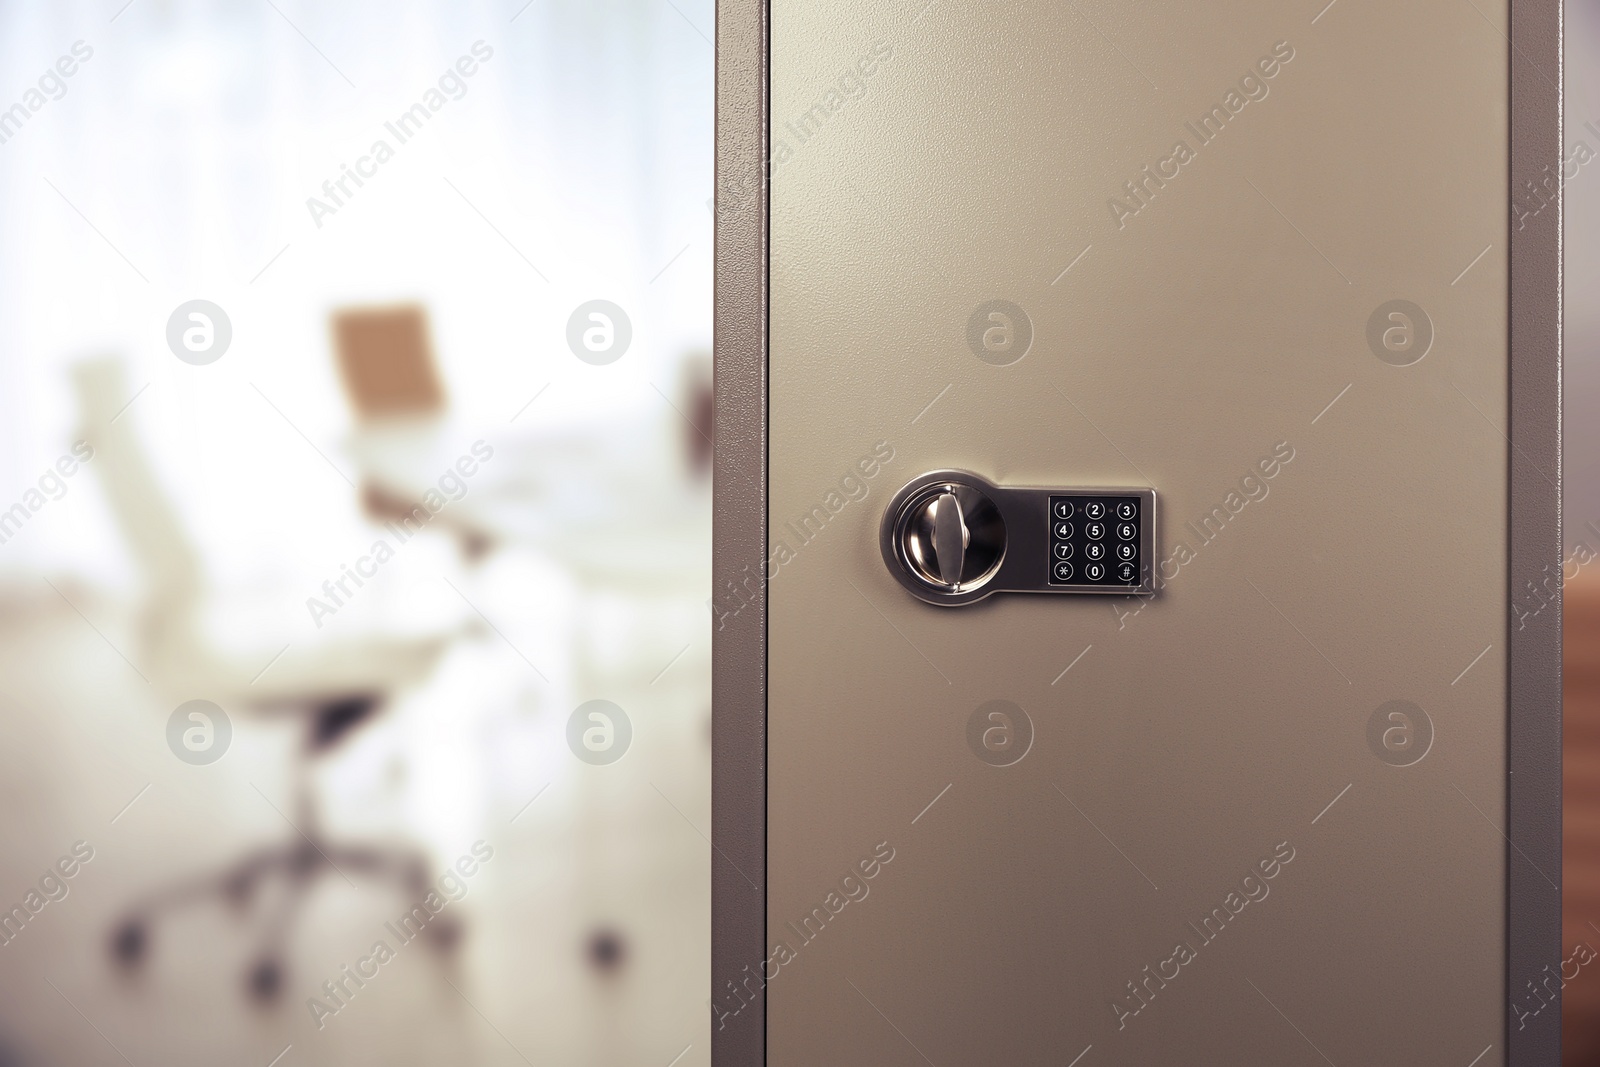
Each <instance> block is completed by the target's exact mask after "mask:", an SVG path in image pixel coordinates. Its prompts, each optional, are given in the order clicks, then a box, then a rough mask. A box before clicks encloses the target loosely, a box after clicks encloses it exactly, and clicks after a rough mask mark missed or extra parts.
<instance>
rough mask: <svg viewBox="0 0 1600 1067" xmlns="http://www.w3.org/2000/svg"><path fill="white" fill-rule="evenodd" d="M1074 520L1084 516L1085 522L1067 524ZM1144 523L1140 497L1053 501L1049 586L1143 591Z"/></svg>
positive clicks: (1083, 497) (1082, 496) (1078, 496)
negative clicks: (1137, 588) (1141, 550)
mask: <svg viewBox="0 0 1600 1067" xmlns="http://www.w3.org/2000/svg"><path fill="white" fill-rule="evenodd" d="M1069 516H1081V517H1082V519H1083V521H1081V522H1067V521H1065V520H1066V519H1067V518H1068V517H1069ZM1144 521H1145V516H1144V515H1143V513H1142V508H1141V506H1140V500H1139V498H1138V497H1127V496H1097V495H1093V494H1073V495H1070V496H1067V495H1058V496H1052V497H1051V498H1050V518H1049V523H1050V556H1049V559H1048V560H1047V561H1046V563H1045V566H1046V567H1047V568H1048V569H1049V574H1050V584H1051V585H1080V586H1081V585H1091V586H1104V587H1106V588H1107V589H1114V588H1116V587H1118V586H1136V585H1138V584H1139V560H1138V556H1139V544H1140V534H1141V533H1142V531H1143V524H1144ZM1069 560H1071V561H1073V562H1068V561H1069ZM1080 560H1081V561H1082V562H1078V561H1080Z"/></svg>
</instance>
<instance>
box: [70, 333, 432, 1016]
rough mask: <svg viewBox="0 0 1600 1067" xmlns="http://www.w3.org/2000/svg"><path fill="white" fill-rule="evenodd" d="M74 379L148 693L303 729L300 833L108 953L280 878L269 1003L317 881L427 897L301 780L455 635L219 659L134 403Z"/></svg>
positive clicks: (394, 853) (106, 375) (136, 950)
mask: <svg viewBox="0 0 1600 1067" xmlns="http://www.w3.org/2000/svg"><path fill="white" fill-rule="evenodd" d="M74 377H75V385H76V389H77V394H78V401H79V406H80V411H81V415H82V418H83V422H84V426H83V429H82V436H83V439H84V440H86V441H88V442H89V444H90V445H91V446H93V448H94V462H93V464H92V466H93V467H94V469H95V472H96V474H97V475H98V476H99V479H100V481H101V483H102V485H103V486H104V489H105V492H106V495H107V497H108V499H109V502H110V505H111V511H112V513H113V515H114V517H115V520H116V523H117V525H118V526H119V527H120V529H121V532H122V534H123V536H124V537H125V538H126V540H127V542H128V544H129V547H130V548H131V550H132V553H133V556H134V558H135V560H136V563H137V565H138V566H139V567H140V569H141V570H142V571H143V572H144V578H145V581H146V585H147V592H146V601H145V604H144V607H143V611H142V617H141V623H140V639H139V640H140V658H141V661H142V663H143V665H144V667H145V670H146V671H147V672H148V674H149V677H150V680H151V682H152V684H154V685H155V686H156V688H158V689H159V690H161V691H162V692H163V693H164V694H165V695H169V696H170V697H172V698H174V700H175V702H183V701H187V700H191V699H197V698H200V699H206V700H211V701H213V702H215V703H217V704H219V705H221V706H222V707H223V709H224V710H227V711H232V710H235V709H244V710H248V711H251V712H257V713H261V714H272V715H280V716H281V715H284V714H289V715H293V716H297V717H299V718H300V719H301V720H303V730H304V740H303V744H302V747H301V750H300V753H299V755H298V757H297V760H296V764H295V767H294V771H295V775H294V777H295V785H294V803H293V810H292V812H290V813H286V814H290V815H292V820H293V824H294V828H295V830H296V831H298V832H297V833H296V834H295V835H294V836H292V837H291V838H290V839H289V840H287V841H283V842H279V843H275V844H268V845H262V846H260V847H257V848H254V849H252V850H250V851H248V852H246V853H245V854H244V855H243V856H240V857H239V858H238V859H236V860H234V861H233V862H232V863H230V864H228V865H227V866H225V867H223V868H222V869H221V870H217V871H213V872H210V873H206V874H201V875H199V876H196V877H192V878H189V879H187V880H185V881H183V882H180V883H178V884H176V885H172V886H169V887H167V888H165V889H163V890H161V891H158V892H155V893H152V894H150V895H148V896H146V897H145V898H143V899H141V900H139V901H137V902H135V903H134V904H133V905H131V906H130V907H129V908H128V909H127V910H126V912H125V913H124V914H123V916H122V917H121V919H120V920H119V921H118V922H117V923H116V925H115V930H114V932H113V934H112V938H111V952H112V954H113V956H114V957H115V959H116V960H117V961H118V962H119V963H121V964H123V965H124V966H126V967H128V968H130V969H131V968H134V967H137V966H138V965H139V964H141V963H142V962H143V961H144V959H145V958H146V956H147V955H148V951H149V943H150V936H151V930H152V927H153V925H154V923H155V920H156V919H157V918H158V917H159V916H160V914H161V913H162V912H165V911H168V910H170V909H173V908H176V907H178V906H180V905H184V904H188V903H191V902H196V901H199V900H203V899H206V898H213V897H220V898H222V899H223V900H225V901H227V902H229V903H231V904H233V905H235V906H236V907H239V908H241V909H242V908H246V907H248V906H249V905H250V904H251V903H252V901H253V900H254V898H256V896H257V895H258V894H259V893H260V892H261V890H262V888H263V886H264V885H265V884H266V883H267V882H268V881H269V880H270V879H281V880H282V881H283V883H284V889H285V892H284V893H282V894H281V895H280V897H279V903H278V905H277V909H276V910H275V912H274V914H271V915H269V916H267V917H266V919H265V921H264V922H263V923H262V930H261V935H260V944H259V947H258V949H257V951H256V955H255V958H254V960H253V962H252V963H251V964H250V966H249V968H248V971H247V982H246V984H247V989H248V991H249V993H250V995H251V996H253V997H254V998H256V999H258V1000H263V1001H266V1000H271V999H273V998H274V997H275V996H276V995H277V994H278V992H279V991H280V990H281V988H282V985H283V980H284V970H285V968H284V962H283V953H284V950H285V947H286V944H287V933H288V926H289V923H290V921H291V918H292V914H293V912H294V910H295V909H296V908H297V907H298V906H299V905H300V904H302V903H303V902H304V900H305V898H306V897H307V895H308V894H309V893H310V891H311V889H312V887H313V885H314V884H315V883H316V882H317V880H318V879H320V878H321V877H323V876H326V875H329V874H333V873H335V872H338V873H340V874H343V875H347V876H350V877H364V878H367V879H372V880H375V881H378V882H385V883H388V884H390V885H392V886H394V887H395V888H397V889H399V890H401V891H402V892H403V893H405V894H406V900H407V901H408V902H411V901H420V900H421V899H422V898H423V897H424V896H425V895H426V893H427V889H428V884H429V881H430V878H429V870H430V864H429V860H428V857H427V856H426V855H425V854H424V853H423V852H422V851H421V850H420V849H413V848H404V847H398V846H392V845H376V844H355V843H345V842H335V841H333V840H330V839H329V838H328V836H327V835H326V833H325V831H324V828H323V823H322V819H321V810H320V805H319V803H318V800H317V797H316V796H315V793H314V790H313V788H312V785H311V781H310V776H311V769H312V766H311V765H312V764H313V762H314V761H316V760H317V759H318V758H320V757H323V756H325V755H327V754H328V753H330V752H331V751H333V750H334V749H335V748H336V747H338V746H339V744H340V743H341V742H342V741H344V740H346V739H347V738H348V737H349V736H350V735H351V734H352V733H353V732H355V731H356V729H357V728H358V727H360V726H361V725H362V724H363V723H366V722H369V721H371V720H372V719H373V718H374V717H375V716H376V715H377V714H378V713H379V712H380V711H381V710H382V709H383V708H384V706H385V704H386V703H387V702H388V701H389V699H390V698H391V697H393V696H394V695H395V694H397V693H398V692H400V691H402V690H404V689H406V688H408V687H410V686H414V685H416V684H418V683H420V682H421V681H423V680H424V679H426V678H427V677H428V676H429V674H430V673H431V671H432V669H433V667H434V664H435V663H436V662H437V661H438V659H439V657H440V655H441V654H442V653H443V651H444V649H445V647H446V646H447V645H448V643H449V642H450V641H451V640H452V639H453V638H454V634H453V633H452V632H441V633H433V634H429V635H427V636H420V637H414V638H412V637H392V636H391V637H374V638H373V639H371V640H364V641H355V642H329V643H325V644H323V645H321V646H319V647H316V648H313V649H305V650H301V649H296V648H295V647H294V646H291V647H290V649H289V650H288V651H286V652H284V653H283V655H282V657H281V658H280V659H278V660H277V661H275V662H273V663H272V664H271V666H270V669H269V670H267V671H265V672H262V671H261V665H262V664H263V663H266V662H268V660H269V658H270V657H271V655H272V651H273V650H270V649H268V650H264V651H263V652H262V654H261V655H260V657H259V658H251V659H249V660H248V661H246V660H244V659H242V658H239V657H235V656H230V655H228V654H226V653H224V652H223V651H222V650H220V649H219V648H218V647H217V646H216V644H215V643H214V642H212V641H210V640H209V639H208V638H207V635H206V634H205V632H204V631H203V628H202V626H201V624H200V613H201V608H202V607H203V606H204V604H205V601H206V597H205V582H204V576H203V574H202V572H201V569H200V566H199V562H198V555H197V553H196V551H195V549H194V546H193V544H192V543H191V542H190V541H189V539H188V537H187V535H186V533H185V531H184V529H183V526H182V523H181V521H180V519H179V517H178V515H177V513H176V511H175V510H174V509H173V507H172V506H171V504H170V502H169V501H168V499H167V497H166V494H165V493H164V492H163V490H162V488H161V486H160V484H159V483H158V482H157V480H156V478H155V474H154V471H153V470H152V469H151V467H150V464H149V463H148V461H147V459H146V457H145V454H144V452H143V449H142V448H141V447H140V443H139V440H138V437H137V435H136V434H135V433H134V432H133V430H132V422H133V420H132V418H131V416H130V414H129V413H127V412H125V411H123V408H124V407H125V405H126V403H127V398H128V395H129V394H128V391H127V389H126V386H125V384H124V380H123V374H122V366H121V363H120V362H119V361H117V360H114V359H101V360H95V361H92V362H86V363H83V364H80V365H79V366H77V367H76V368H75V369H74ZM119 413H120V415H119ZM258 675H259V677H258ZM425 930H426V932H427V934H428V936H429V939H430V941H432V942H433V943H434V944H435V946H436V947H438V948H441V949H449V948H450V947H452V946H453V945H454V943H455V942H456V940H457V939H458V937H459V932H460V931H459V926H457V925H456V924H455V920H454V919H453V918H452V917H450V916H446V915H440V916H438V917H437V918H436V919H434V920H433V922H431V923H429V924H428V925H427V927H425Z"/></svg>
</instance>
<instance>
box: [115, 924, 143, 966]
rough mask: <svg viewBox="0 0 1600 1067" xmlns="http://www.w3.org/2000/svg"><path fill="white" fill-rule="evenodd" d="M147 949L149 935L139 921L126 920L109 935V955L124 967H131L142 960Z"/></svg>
mask: <svg viewBox="0 0 1600 1067" xmlns="http://www.w3.org/2000/svg"><path fill="white" fill-rule="evenodd" d="M148 947H149V935H148V932H147V931H146V929H145V924H144V921H143V920H141V919H127V920H124V921H123V922H122V924H121V925H119V926H118V927H117V929H116V932H115V933H113V934H112V935H111V954H112V955H113V956H115V957H116V958H117V962H118V963H120V964H122V965H123V966H124V967H133V966H135V965H137V964H139V963H140V962H142V961H143V960H144V954H145V949H147V948H148Z"/></svg>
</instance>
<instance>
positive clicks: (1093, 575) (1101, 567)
mask: <svg viewBox="0 0 1600 1067" xmlns="http://www.w3.org/2000/svg"><path fill="white" fill-rule="evenodd" d="M1083 573H1084V574H1085V575H1087V576H1088V578H1089V580H1090V581H1091V582H1098V581H1099V580H1100V579H1102V578H1104V577H1105V576H1106V565H1105V564H1104V563H1091V564H1089V565H1088V566H1087V567H1085V568H1084V569H1083Z"/></svg>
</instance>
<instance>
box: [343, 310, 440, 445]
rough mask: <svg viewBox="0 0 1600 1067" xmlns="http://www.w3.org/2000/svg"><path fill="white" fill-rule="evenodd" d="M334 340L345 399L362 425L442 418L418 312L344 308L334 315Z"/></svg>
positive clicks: (436, 377)
mask: <svg viewBox="0 0 1600 1067" xmlns="http://www.w3.org/2000/svg"><path fill="white" fill-rule="evenodd" d="M333 335H334V343H335V347H336V348H337V350H338V359H339V375H340V377H341V378H342V379H343V381H344V388H345V393H346V395H347V396H349V398H350V406H351V407H353V408H355V411H356V414H357V416H359V417H360V418H361V419H362V420H363V421H373V420H380V419H390V418H407V417H417V416H430V415H438V414H440V413H441V412H443V410H444V405H445V400H444V389H443V387H442V386H441V385H440V383H439V374H438V370H437V368H436V367H435V366H434V362H433V347H432V344H431V343H430V342H429V339H428V318H427V314H426V313H425V312H424V311H423V310H422V308H421V307H418V306H417V305H415V304H407V305H400V306H396V307H385V308H347V309H345V310H343V311H338V312H335V313H334V316H333Z"/></svg>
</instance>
